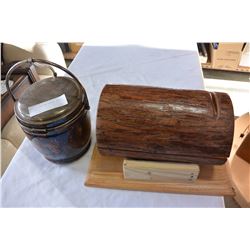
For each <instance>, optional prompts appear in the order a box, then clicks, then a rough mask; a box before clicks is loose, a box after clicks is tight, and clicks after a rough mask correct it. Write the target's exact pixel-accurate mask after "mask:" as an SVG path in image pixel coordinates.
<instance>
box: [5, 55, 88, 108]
mask: <svg viewBox="0 0 250 250" xmlns="http://www.w3.org/2000/svg"><path fill="white" fill-rule="evenodd" d="M35 63H39V64H46V65H48V66H53V67H56V68H59V69H60V70H62V71H64V72H65V73H67V74H68V75H70V76H71V77H72V78H73V79H74V80H75V81H76V82H77V83H78V84H80V85H81V86H82V84H81V82H80V81H79V80H78V79H77V78H76V76H75V75H74V74H73V73H71V72H70V71H69V70H68V69H66V68H64V67H62V66H61V65H59V64H57V63H54V62H50V61H48V60H44V59H33V58H29V59H26V60H22V61H20V62H17V63H16V64H14V65H13V66H12V67H11V68H10V69H9V71H8V72H7V74H6V77H5V84H6V88H7V90H8V92H9V94H10V96H11V98H12V99H13V101H14V102H15V101H17V99H16V98H15V96H14V94H13V92H12V91H11V89H10V86H9V80H10V76H11V74H12V73H13V72H14V71H15V70H16V69H17V68H19V67H20V66H22V65H23V64H29V65H33V64H34V65H35ZM35 66H37V65H35ZM49 68H50V70H51V71H52V72H53V75H54V77H56V76H57V74H56V72H55V71H54V69H53V68H52V67H49ZM83 92H84V95H85V98H84V102H85V103H84V104H85V107H86V109H90V106H89V101H88V97H87V93H86V91H85V88H83Z"/></svg>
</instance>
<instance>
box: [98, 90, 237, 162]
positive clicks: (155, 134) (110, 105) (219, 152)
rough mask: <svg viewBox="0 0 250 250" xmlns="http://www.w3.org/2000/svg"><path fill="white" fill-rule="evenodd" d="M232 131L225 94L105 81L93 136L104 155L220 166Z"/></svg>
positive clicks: (228, 149) (231, 119)
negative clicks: (111, 83)
mask: <svg viewBox="0 0 250 250" xmlns="http://www.w3.org/2000/svg"><path fill="white" fill-rule="evenodd" d="M233 131H234V114H233V107H232V102H231V100H230V97H229V96H228V95H227V94H225V93H217V92H216V93H210V92H207V91H202V90H175V89H164V88H155V87H144V86H132V85H106V86H105V87H104V89H103V91H102V94H101V97H100V101H99V107H98V113H97V125H96V136H97V146H98V149H99V151H100V153H102V154H104V155H114V156H121V157H124V158H136V159H147V160H162V161H176V162H191V163H195V164H223V163H224V162H225V161H226V159H227V157H228V156H229V154H230V150H231V145H232V140H233Z"/></svg>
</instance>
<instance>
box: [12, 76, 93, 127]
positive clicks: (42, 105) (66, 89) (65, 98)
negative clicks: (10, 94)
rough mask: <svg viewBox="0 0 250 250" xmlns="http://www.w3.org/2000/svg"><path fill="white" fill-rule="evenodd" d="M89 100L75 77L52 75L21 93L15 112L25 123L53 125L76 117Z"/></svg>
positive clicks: (26, 124) (33, 125)
mask: <svg viewBox="0 0 250 250" xmlns="http://www.w3.org/2000/svg"><path fill="white" fill-rule="evenodd" d="M86 99H87V96H86V94H85V91H84V89H83V87H82V86H81V85H80V84H79V83H78V82H77V81H75V80H74V79H72V78H70V77H55V78H54V77H50V78H46V79H43V80H40V81H38V82H36V83H34V84H32V85H31V86H30V87H29V88H28V89H27V90H26V91H25V92H24V93H23V94H22V95H21V97H20V98H19V100H18V101H16V103H15V114H16V117H17V119H18V120H19V122H20V123H21V124H22V125H24V126H27V127H31V128H32V127H34V128H52V127H55V126H58V125H61V124H63V123H65V122H67V121H69V120H70V119H72V118H73V117H74V116H75V115H76V114H77V112H78V111H79V110H80V109H81V108H82V107H83V105H85V103H86ZM86 109H88V107H86Z"/></svg>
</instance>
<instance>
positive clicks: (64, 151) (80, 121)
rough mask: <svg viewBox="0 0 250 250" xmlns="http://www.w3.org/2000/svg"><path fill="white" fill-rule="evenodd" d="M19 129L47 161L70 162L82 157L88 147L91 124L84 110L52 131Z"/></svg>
mask: <svg viewBox="0 0 250 250" xmlns="http://www.w3.org/2000/svg"><path fill="white" fill-rule="evenodd" d="M21 127H22V129H23V131H24V132H25V134H26V136H27V137H28V138H29V140H30V141H31V143H32V144H33V146H34V147H35V148H36V149H37V150H38V151H39V152H40V153H42V154H43V156H44V157H45V158H46V159H47V160H49V161H52V162H55V163H67V162H72V161H74V160H76V159H77V158H79V157H80V156H82V155H83V154H84V153H85V152H86V151H87V150H88V148H89V146H90V141H91V137H90V134H91V124H90V115H89V111H86V110H82V111H81V112H80V113H79V114H78V115H77V117H75V118H73V119H72V120H71V121H69V122H68V123H65V124H64V125H63V126H58V127H55V128H53V129H48V130H36V129H32V128H29V127H25V126H23V125H21Z"/></svg>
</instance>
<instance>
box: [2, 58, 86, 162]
mask: <svg viewBox="0 0 250 250" xmlns="http://www.w3.org/2000/svg"><path fill="white" fill-rule="evenodd" d="M27 63H29V64H30V63H32V64H33V63H44V64H47V65H50V66H55V67H58V68H60V69H61V70H63V71H65V72H66V73H67V74H69V75H70V76H71V77H72V78H70V77H58V76H56V73H55V72H54V70H53V68H51V70H52V71H53V73H54V77H49V78H46V79H43V80H40V81H38V82H36V83H34V84H33V85H31V86H30V87H29V88H28V89H27V90H26V91H25V92H24V93H23V94H22V95H21V97H20V98H19V100H16V98H15V97H14V95H13V93H12V92H11V90H10V88H9V85H8V80H9V77H10V75H11V73H12V72H13V71H14V70H15V69H16V68H17V67H19V66H21V65H22V64H27ZM6 86H7V89H8V91H9V93H10V95H11V97H12V99H13V100H14V101H15V114H16V118H17V120H18V122H19V124H20V126H21V127H22V129H23V131H24V132H25V134H26V135H27V137H28V138H29V139H30V140H31V142H32V144H33V145H34V146H35V147H36V148H37V149H38V151H39V152H41V153H42V154H43V155H44V156H45V158H47V159H48V160H50V161H53V162H58V163H64V162H71V161H73V160H75V159H77V158H79V157H80V156H81V155H82V154H84V153H85V152H86V151H87V150H88V147H89V145H90V134H91V125H90V115H89V103H88V98H87V94H86V92H85V89H84V88H83V87H82V85H81V83H80V82H79V80H78V79H77V78H76V77H75V76H74V75H73V74H72V73H71V72H70V71H68V70H67V69H65V68H63V67H62V66H60V65H57V64H55V63H52V62H49V61H46V60H40V59H29V60H24V61H21V62H19V63H17V64H15V65H14V66H13V67H12V68H11V69H10V70H9V72H8V73H7V75H6ZM61 95H65V97H66V99H67V102H68V104H67V105H64V106H61V107H58V108H54V109H51V110H48V111H45V112H42V113H40V114H37V115H35V116H30V114H29V110H28V107H31V106H33V105H36V104H39V103H43V102H45V101H48V100H51V99H53V98H56V97H59V96H61Z"/></svg>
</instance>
